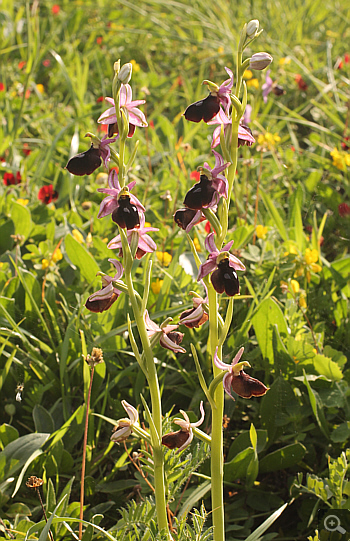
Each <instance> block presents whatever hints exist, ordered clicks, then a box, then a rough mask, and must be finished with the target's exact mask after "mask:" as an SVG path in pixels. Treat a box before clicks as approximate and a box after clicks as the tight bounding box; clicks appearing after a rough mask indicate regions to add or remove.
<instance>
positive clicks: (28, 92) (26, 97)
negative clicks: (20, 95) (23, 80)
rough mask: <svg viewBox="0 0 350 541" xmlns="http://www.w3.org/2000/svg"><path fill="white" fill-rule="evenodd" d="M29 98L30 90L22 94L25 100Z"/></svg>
mask: <svg viewBox="0 0 350 541" xmlns="http://www.w3.org/2000/svg"><path fill="white" fill-rule="evenodd" d="M29 96H30V90H29V88H28V89H27V90H26V93H25V94H24V97H25V99H26V100H27V99H28V98H29Z"/></svg>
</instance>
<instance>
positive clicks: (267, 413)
mask: <svg viewBox="0 0 350 541" xmlns="http://www.w3.org/2000/svg"><path fill="white" fill-rule="evenodd" d="M297 405H298V401H297V399H296V397H295V394H294V392H293V389H292V387H291V385H290V384H289V383H288V382H287V381H286V380H285V379H284V378H283V377H281V376H279V377H277V378H276V379H275V381H274V382H273V384H272V385H271V388H270V390H269V391H268V393H267V394H266V395H265V396H264V397H263V398H262V401H261V407H260V413H261V422H262V426H263V427H264V428H265V429H266V430H267V432H268V436H269V437H268V441H269V444H270V445H271V444H272V443H273V442H274V440H275V437H276V435H277V433H278V430H281V429H279V428H278V423H277V421H278V420H279V419H280V418H281V416H283V415H284V416H286V415H288V412H289V411H290V410H294V408H295V407H296V406H297Z"/></svg>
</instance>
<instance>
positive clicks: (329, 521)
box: [323, 515, 346, 535]
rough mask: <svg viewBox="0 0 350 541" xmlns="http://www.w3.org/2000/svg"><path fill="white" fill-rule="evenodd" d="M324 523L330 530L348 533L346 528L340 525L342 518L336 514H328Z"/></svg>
mask: <svg viewBox="0 0 350 541" xmlns="http://www.w3.org/2000/svg"><path fill="white" fill-rule="evenodd" d="M323 524H324V527H325V529H326V530H327V531H328V532H339V533H341V534H342V535H344V534H345V533H346V530H344V528H342V527H341V526H340V520H339V518H338V517H337V516H336V515H328V516H327V517H326V518H325V519H324V521H323Z"/></svg>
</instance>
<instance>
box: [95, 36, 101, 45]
mask: <svg viewBox="0 0 350 541" xmlns="http://www.w3.org/2000/svg"><path fill="white" fill-rule="evenodd" d="M102 41H103V37H102V36H99V37H98V38H96V43H97V44H98V45H101V43H102Z"/></svg>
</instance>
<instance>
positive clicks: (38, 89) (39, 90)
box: [36, 84, 45, 94]
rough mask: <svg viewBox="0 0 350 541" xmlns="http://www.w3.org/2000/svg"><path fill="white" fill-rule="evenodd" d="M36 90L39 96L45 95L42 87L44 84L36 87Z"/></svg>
mask: <svg viewBox="0 0 350 541" xmlns="http://www.w3.org/2000/svg"><path fill="white" fill-rule="evenodd" d="M36 89H37V91H38V92H39V94H44V92H45V88H44V85H42V84H38V85H36Z"/></svg>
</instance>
